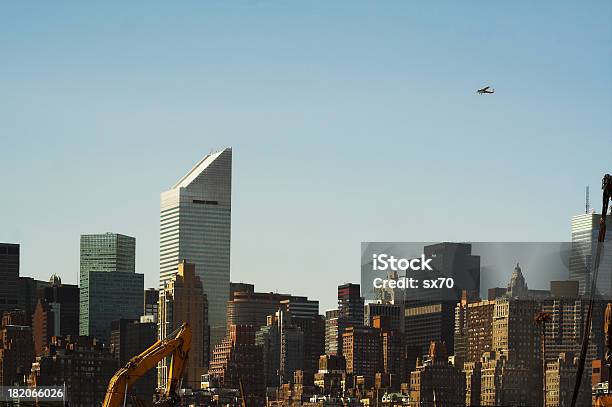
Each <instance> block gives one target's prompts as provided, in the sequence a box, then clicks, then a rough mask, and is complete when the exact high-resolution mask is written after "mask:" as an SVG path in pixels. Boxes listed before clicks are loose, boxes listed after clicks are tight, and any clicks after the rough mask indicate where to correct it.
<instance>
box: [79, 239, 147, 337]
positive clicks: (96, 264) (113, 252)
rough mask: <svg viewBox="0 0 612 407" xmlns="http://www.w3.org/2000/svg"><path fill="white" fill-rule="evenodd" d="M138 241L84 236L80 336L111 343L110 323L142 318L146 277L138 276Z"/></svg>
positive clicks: (82, 244)
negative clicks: (123, 319)
mask: <svg viewBox="0 0 612 407" xmlns="http://www.w3.org/2000/svg"><path fill="white" fill-rule="evenodd" d="M135 258H136V239H134V238H133V237H130V236H125V235H120V234H116V233H105V234H99V235H83V236H81V259H80V260H81V261H80V263H81V268H80V312H79V332H80V334H81V335H88V336H93V337H95V338H98V339H101V340H103V341H108V339H109V335H110V329H111V322H112V321H114V320H117V319H120V318H135V319H136V318H139V316H140V315H141V314H142V312H143V303H142V296H143V290H144V275H143V274H136V272H135V271H136V261H135Z"/></svg>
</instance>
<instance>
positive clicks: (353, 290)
mask: <svg viewBox="0 0 612 407" xmlns="http://www.w3.org/2000/svg"><path fill="white" fill-rule="evenodd" d="M363 307H364V299H363V297H362V296H361V286H360V285H359V284H353V283H346V284H342V285H339V286H338V354H340V355H341V354H342V346H343V343H344V342H343V340H342V334H343V333H344V331H345V330H346V328H348V327H362V326H363V322H364V318H363Z"/></svg>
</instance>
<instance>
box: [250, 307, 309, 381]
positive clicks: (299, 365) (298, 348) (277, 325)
mask: <svg viewBox="0 0 612 407" xmlns="http://www.w3.org/2000/svg"><path fill="white" fill-rule="evenodd" d="M255 344H256V345H258V346H260V347H261V349H262V355H263V363H264V376H265V383H266V386H267V387H278V386H281V385H282V384H284V383H290V382H292V381H293V374H294V373H295V372H296V371H297V370H302V369H303V368H304V332H303V331H302V330H301V329H300V328H299V327H298V326H295V325H293V324H292V323H291V315H290V314H289V313H288V312H286V311H284V310H282V309H280V310H279V311H277V312H276V313H275V314H274V315H269V316H268V322H267V325H266V326H265V327H262V328H260V329H259V330H258V331H257V332H256V333H255Z"/></svg>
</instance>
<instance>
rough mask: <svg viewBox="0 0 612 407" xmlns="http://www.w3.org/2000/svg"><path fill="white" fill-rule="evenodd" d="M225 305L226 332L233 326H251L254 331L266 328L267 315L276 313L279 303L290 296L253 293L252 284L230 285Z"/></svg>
mask: <svg viewBox="0 0 612 407" xmlns="http://www.w3.org/2000/svg"><path fill="white" fill-rule="evenodd" d="M231 287H232V290H231V291H230V295H231V297H230V300H229V302H228V304H227V332H229V329H230V327H231V326H233V325H252V326H253V327H255V328H256V329H259V328H261V327H262V326H266V323H267V319H268V315H272V314H274V313H275V312H276V311H278V308H279V307H280V304H281V301H283V300H288V299H289V298H290V297H291V295H289V294H279V293H259V292H255V287H254V286H253V285H252V284H242V283H240V284H236V285H235V283H232V284H231Z"/></svg>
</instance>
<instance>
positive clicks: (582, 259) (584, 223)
mask: <svg viewBox="0 0 612 407" xmlns="http://www.w3.org/2000/svg"><path fill="white" fill-rule="evenodd" d="M600 219H601V215H599V214H597V213H584V214H580V215H576V216H573V217H572V250H571V254H570V264H569V279H570V280H574V281H578V283H579V285H580V286H579V287H580V288H579V291H580V294H585V293H588V292H589V290H590V287H591V286H590V284H591V276H592V273H593V267H594V264H593V261H594V260H595V253H596V250H597V238H598V236H599V221H600ZM606 228H607V230H608V231H610V230H612V219H611V217H608V220H607V222H606ZM611 269H612V233H609V232H608V233H607V235H606V241H605V243H604V246H603V248H602V256H601V261H600V264H599V274H598V278H597V293H598V294H599V295H601V296H603V297H605V298H611V297H612V277H611V275H610V270H611Z"/></svg>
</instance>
